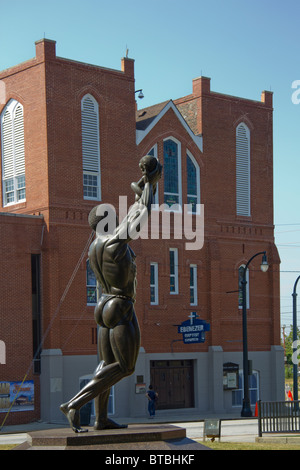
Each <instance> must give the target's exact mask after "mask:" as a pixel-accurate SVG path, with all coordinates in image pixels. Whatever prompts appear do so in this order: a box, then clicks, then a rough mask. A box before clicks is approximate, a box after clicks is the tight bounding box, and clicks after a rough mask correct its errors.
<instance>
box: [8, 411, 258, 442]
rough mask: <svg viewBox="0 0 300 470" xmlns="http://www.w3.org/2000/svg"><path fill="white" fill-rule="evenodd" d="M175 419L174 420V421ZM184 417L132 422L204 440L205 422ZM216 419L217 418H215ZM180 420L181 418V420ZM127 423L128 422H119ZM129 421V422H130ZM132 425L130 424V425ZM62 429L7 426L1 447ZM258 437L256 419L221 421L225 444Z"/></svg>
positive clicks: (222, 438)
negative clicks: (163, 425) (164, 426)
mask: <svg viewBox="0 0 300 470" xmlns="http://www.w3.org/2000/svg"><path fill="white" fill-rule="evenodd" d="M172 418H173V419H172ZM185 418H187V417H184V416H182V421H181V420H178V418H177V417H176V419H174V416H173V417H172V416H170V417H169V419H168V420H166V418H165V417H161V416H157V417H156V418H154V419H153V420H148V419H147V418H146V419H145V418H144V419H139V420H131V422H132V423H134V422H147V423H149V425H150V424H152V423H153V424H154V423H162V422H168V423H169V424H174V425H176V426H182V427H183V428H185V429H186V435H187V437H188V438H190V439H201V440H202V438H203V423H204V422H203V421H191V418H190V417H189V420H185ZM214 418H215V417H214ZM179 419H180V418H179ZM121 421H124V422H125V421H126V420H119V422H121ZM128 421H129V420H127V422H128ZM129 424H130V423H129ZM55 427H57V428H61V427H66V426H65V425H55V424H48V423H42V422H37V423H30V424H28V425H23V426H5V427H4V428H3V429H2V431H1V432H0V445H1V444H2V445H3V444H21V443H22V442H25V441H26V439H27V432H30V431H35V430H42V429H49V428H55ZM257 436H258V424H257V419H256V418H249V419H229V420H228V419H227V420H226V419H225V420H221V440H222V441H223V442H225V441H227V442H229V441H233V442H255V438H256V437H257Z"/></svg>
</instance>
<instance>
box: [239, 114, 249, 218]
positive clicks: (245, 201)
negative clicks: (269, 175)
mask: <svg viewBox="0 0 300 470" xmlns="http://www.w3.org/2000/svg"><path fill="white" fill-rule="evenodd" d="M236 213H237V215H240V216H250V214H251V213H250V131H249V129H248V127H247V126H246V124H244V123H243V122H242V123H241V124H239V125H238V126H237V128H236Z"/></svg>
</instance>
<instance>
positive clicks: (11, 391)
mask: <svg viewBox="0 0 300 470" xmlns="http://www.w3.org/2000/svg"><path fill="white" fill-rule="evenodd" d="M9 409H10V411H32V410H34V381H33V380H27V381H26V382H23V383H22V382H21V381H19V382H0V413H1V412H7V411H8V410H9Z"/></svg>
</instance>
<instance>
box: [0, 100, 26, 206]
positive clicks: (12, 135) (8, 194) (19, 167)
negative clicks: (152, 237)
mask: <svg viewBox="0 0 300 470" xmlns="http://www.w3.org/2000/svg"><path fill="white" fill-rule="evenodd" d="M1 142H2V146H1V154H2V187H3V206H7V205H10V204H16V203H17V202H21V201H25V199H26V188H25V149H24V118H23V106H22V105H21V103H19V102H18V101H16V100H10V101H9V102H8V104H7V105H6V106H5V108H4V110H3V112H2V113H1Z"/></svg>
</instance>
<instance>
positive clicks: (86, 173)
mask: <svg viewBox="0 0 300 470" xmlns="http://www.w3.org/2000/svg"><path fill="white" fill-rule="evenodd" d="M81 129H82V168H83V195H84V199H93V200H101V178H100V177H101V174H100V132H99V106H98V103H97V101H96V100H95V99H94V98H93V97H92V96H91V95H85V96H84V97H83V98H82V100H81Z"/></svg>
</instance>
